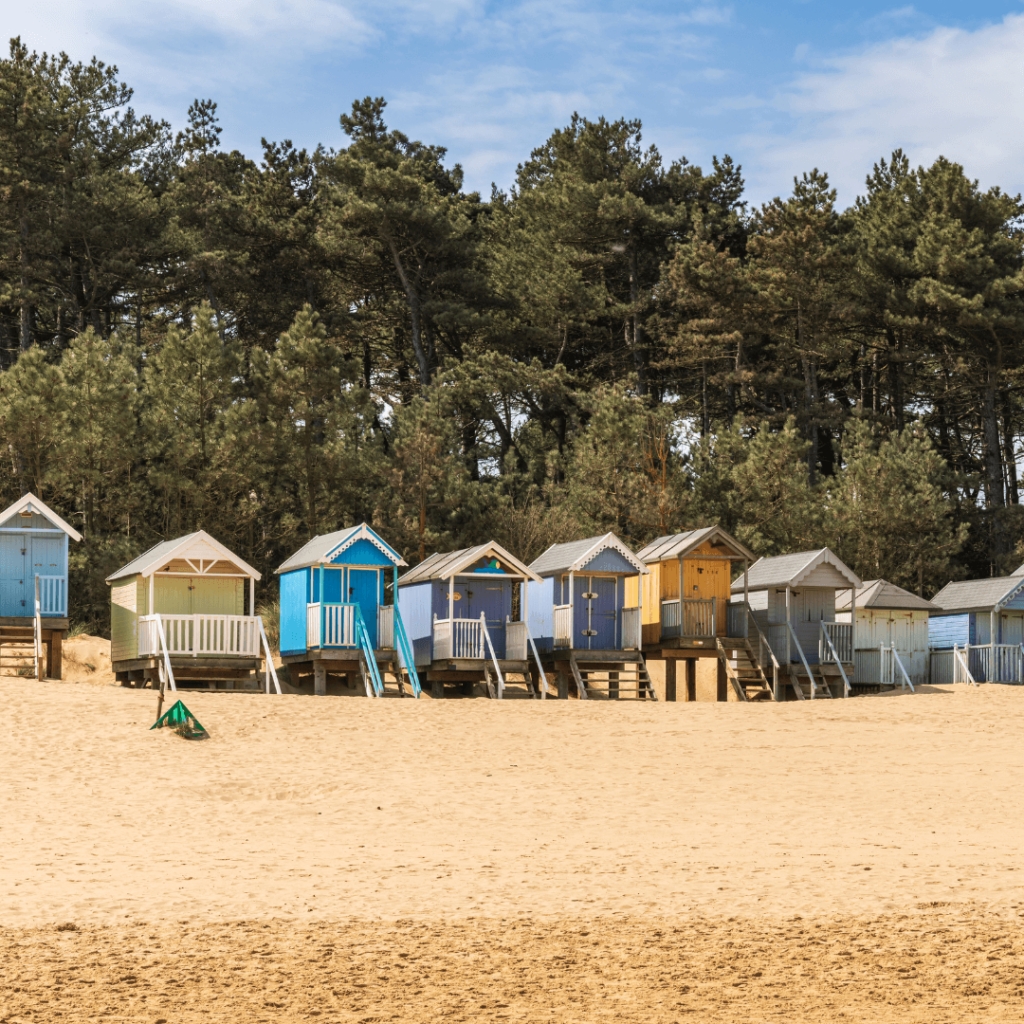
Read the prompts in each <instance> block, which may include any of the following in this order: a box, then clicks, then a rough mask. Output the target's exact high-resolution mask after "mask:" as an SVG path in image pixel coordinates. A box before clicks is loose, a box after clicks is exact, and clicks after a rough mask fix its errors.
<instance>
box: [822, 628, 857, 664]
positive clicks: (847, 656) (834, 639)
mask: <svg viewBox="0 0 1024 1024" xmlns="http://www.w3.org/2000/svg"><path fill="white" fill-rule="evenodd" d="M826 641H831V644H830V643H828V642H826ZM818 661H820V662H822V663H825V664H831V663H832V662H835V661H838V662H839V663H840V664H841V665H849V664H850V663H851V662H852V661H853V623H852V622H823V623H822V624H821V637H820V638H819V641H818Z"/></svg>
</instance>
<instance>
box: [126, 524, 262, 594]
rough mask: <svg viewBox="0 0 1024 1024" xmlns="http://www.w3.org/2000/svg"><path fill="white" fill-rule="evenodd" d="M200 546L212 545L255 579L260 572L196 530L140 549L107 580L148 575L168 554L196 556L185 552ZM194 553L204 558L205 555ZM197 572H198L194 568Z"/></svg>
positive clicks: (216, 553)
mask: <svg viewBox="0 0 1024 1024" xmlns="http://www.w3.org/2000/svg"><path fill="white" fill-rule="evenodd" d="M203 547H207V548H209V549H212V552H213V554H214V555H216V557H217V558H218V559H222V558H223V559H225V560H226V561H229V562H234V563H235V565H237V566H238V568H239V569H241V570H242V572H244V573H245V574H246V575H247V576H251V577H252V578H253V579H255V580H258V579H259V578H260V574H259V573H258V572H257V571H256V570H255V569H254V568H253V567H252V566H251V565H249V564H247V563H246V562H243V561H242V560H241V559H240V558H239V557H238V555H236V554H234V553H233V552H231V551H229V550H228V549H227V548H226V547H224V545H223V544H221V542H220V541H219V540H214V538H213V537H211V536H210V535H209V534H208V533H207V532H206V531H205V530H196V532H195V533H189V534H186V535H185V536H184V537H176V538H175V539H174V540H162V541H161V542H160V543H159V544H154V545H153V546H152V547H151V548H150V549H149V550H148V551H143V552H142V554H141V555H139V557H138V558H133V559H132V560H131V561H130V562H129V563H128V564H127V565H125V566H122V567H121V568H120V569H118V570H117V572H113V573H111V574H110V575H109V576H108V577H107V583H110V582H111V581H112V580H119V579H122V578H124V577H125V576H152V575H153V573H154V572H156V571H157V569H159V568H160V566H161V565H164V564H166V563H167V562H169V561H171V559H172V558H188V557H196V556H190V555H189V554H188V552H189V550H190V549H193V548H199V549H200V550H202V548H203ZM198 557H202V558H204V559H205V558H207V557H209V556H208V555H200V556H198ZM197 575H200V573H199V572H198V571H197Z"/></svg>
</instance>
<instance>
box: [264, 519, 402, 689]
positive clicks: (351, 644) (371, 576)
mask: <svg viewBox="0 0 1024 1024" xmlns="http://www.w3.org/2000/svg"><path fill="white" fill-rule="evenodd" d="M407 564H408V563H406V561H405V560H404V559H403V558H402V556H401V555H399V554H398V552H397V551H395V550H394V548H392V547H391V546H390V545H389V544H387V543H385V541H384V540H383V539H382V538H381V537H380V536H379V535H378V534H377V533H376V532H375V531H374V530H372V529H371V528H370V527H369V526H367V525H366V523H360V524H359V525H358V526H352V527H348V528H346V529H344V530H338V531H336V532H334V533H328V534H324V535H323V536H320V537H314V538H313V539H312V540H311V541H309V542H308V543H307V544H305V545H304V546H303V547H302V548H300V549H299V550H298V551H296V552H295V554H294V555H292V556H291V557H290V558H288V559H286V560H285V561H284V562H283V563H282V564H281V566H280V567H279V568H278V570H277V573H278V575H279V576H280V593H281V642H280V646H281V658H282V660H283V661H284V663H285V664H286V665H288V666H289V667H290V670H291V672H292V674H293V676H299V675H303V674H308V673H310V672H311V673H312V675H313V692H314V693H316V694H325V693H326V692H327V677H328V675H334V676H341V677H343V684H344V686H345V687H346V688H348V689H352V688H353V686H354V681H355V678H356V677H357V676H359V677H360V678H361V680H362V683H363V687H364V689H365V691H366V693H367V695H368V696H385V695H386V694H388V693H397V695H399V696H404V695H405V684H406V683H408V685H409V687H410V689H411V693H412V696H414V697H418V696H419V694H420V684H419V678H418V676H417V673H416V667H415V664H414V662H413V657H412V648H411V646H410V644H409V641H408V638H407V636H406V632H405V627H404V624H403V621H402V616H401V613H400V611H399V609H398V607H397V605H396V604H389V603H387V602H386V595H387V592H388V590H390V591H391V592H392V594H394V592H395V589H396V587H395V584H396V582H397V578H398V568H399V566H405V565H407ZM382 667H383V669H384V670H385V671H384V672H382ZM388 667H390V668H391V671H392V675H393V677H394V681H395V684H396V687H397V690H396V691H389V690H387V688H386V686H385V676H386V671H387V669H388ZM403 673H404V678H403Z"/></svg>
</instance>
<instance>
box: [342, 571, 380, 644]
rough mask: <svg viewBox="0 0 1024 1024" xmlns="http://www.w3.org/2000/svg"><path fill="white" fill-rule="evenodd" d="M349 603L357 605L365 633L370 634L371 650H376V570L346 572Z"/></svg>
mask: <svg viewBox="0 0 1024 1024" xmlns="http://www.w3.org/2000/svg"><path fill="white" fill-rule="evenodd" d="M348 591H349V597H348V599H349V601H350V602H351V603H352V604H357V605H359V610H360V611H361V612H362V613H363V621H364V622H365V623H366V631H367V632H368V633H369V634H370V641H371V643H372V644H373V649H374V650H376V649H377V570H376V569H349V572H348Z"/></svg>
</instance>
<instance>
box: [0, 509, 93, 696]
mask: <svg viewBox="0 0 1024 1024" xmlns="http://www.w3.org/2000/svg"><path fill="white" fill-rule="evenodd" d="M81 539H82V535H81V534H80V533H79V532H78V531H77V530H76V529H74V527H72V526H70V525H69V524H68V523H66V522H65V521H64V520H63V519H62V518H61V517H60V516H59V515H57V513H56V512H54V511H53V509H51V508H50V507H49V506H48V505H47V504H46V503H45V502H43V501H41V500H40V499H39V498H37V497H36V496H35V495H34V494H31V493H27V494H25V495H23V496H22V497H21V498H20V499H19V500H18V501H16V502H14V504H13V505H10V506H8V507H7V508H6V509H4V510H3V512H0V664H2V661H3V657H4V656H5V655H6V656H7V657H8V658H11V657H13V658H16V659H18V658H22V657H25V656H26V655H29V656H31V655H30V654H29V651H30V649H31V652H33V653H34V654H35V656H36V675H37V677H38V675H39V673H40V671H41V670H40V666H39V663H38V662H39V658H40V657H45V660H46V666H45V674H46V675H47V676H49V677H50V678H51V679H60V677H61V656H62V645H63V638H64V633H65V632H66V631H67V628H68V542H69V541H72V540H73V541H76V542H78V541H81Z"/></svg>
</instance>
